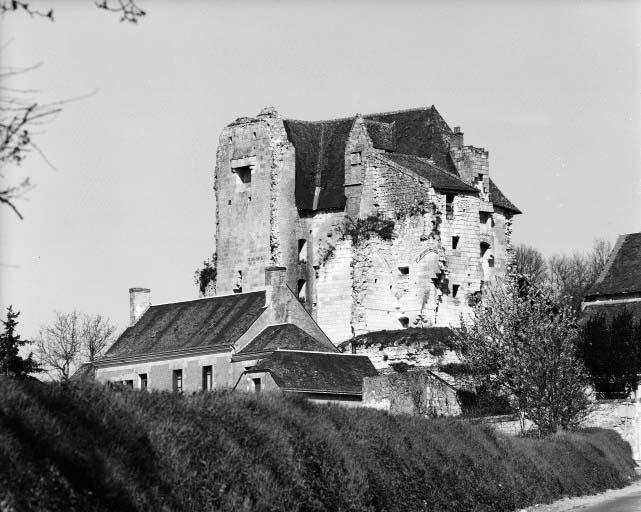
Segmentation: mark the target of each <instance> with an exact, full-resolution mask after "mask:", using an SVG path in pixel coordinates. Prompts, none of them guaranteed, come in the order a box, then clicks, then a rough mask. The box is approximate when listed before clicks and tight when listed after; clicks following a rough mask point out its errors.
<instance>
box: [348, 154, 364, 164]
mask: <svg viewBox="0 0 641 512" xmlns="http://www.w3.org/2000/svg"><path fill="white" fill-rule="evenodd" d="M349 162H350V164H352V165H358V164H360V163H361V153H360V151H358V152H354V153H350V155H349Z"/></svg>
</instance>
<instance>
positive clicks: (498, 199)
mask: <svg viewBox="0 0 641 512" xmlns="http://www.w3.org/2000/svg"><path fill="white" fill-rule="evenodd" d="M490 201H491V202H492V204H494V205H496V206H500V207H501V208H505V209H506V210H510V211H511V212H514V213H522V212H521V210H519V209H518V208H517V207H516V206H515V205H514V203H512V201H510V200H509V199H508V198H507V197H505V195H504V194H503V192H501V190H500V189H499V187H497V186H496V183H494V182H493V181H492V178H490Z"/></svg>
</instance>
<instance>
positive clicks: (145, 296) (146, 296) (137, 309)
mask: <svg viewBox="0 0 641 512" xmlns="http://www.w3.org/2000/svg"><path fill="white" fill-rule="evenodd" d="M150 305H151V290H150V289H149V288H129V325H130V326H133V325H135V324H136V322H137V321H138V319H139V318H140V317H141V316H142V315H143V314H144V312H145V311H147V310H148V309H149V306H150Z"/></svg>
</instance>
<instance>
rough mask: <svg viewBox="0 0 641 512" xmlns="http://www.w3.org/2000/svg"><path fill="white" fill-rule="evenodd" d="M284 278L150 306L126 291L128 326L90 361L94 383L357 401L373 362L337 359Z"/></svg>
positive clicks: (277, 275) (144, 297)
mask: <svg viewBox="0 0 641 512" xmlns="http://www.w3.org/2000/svg"><path fill="white" fill-rule="evenodd" d="M285 274H286V273H285V269H284V268H281V267H268V268H267V269H266V270H265V285H264V286H263V289H262V290H255V291H251V292H246V293H238V294H236V293H232V294H229V295H219V296H216V297H203V298H200V299H194V300H188V301H183V302H173V303H169V304H158V305H153V306H152V305H151V304H150V291H149V290H148V289H145V288H132V289H131V290H130V313H131V325H130V326H129V327H128V328H127V329H126V330H125V331H124V332H123V333H122V335H121V336H120V337H119V338H118V339H117V340H116V342H115V343H114V344H113V345H112V346H111V348H110V349H109V350H108V351H107V353H106V354H105V356H104V357H103V358H100V359H99V360H97V361H95V362H94V367H95V378H96V380H98V381H101V382H117V383H121V384H124V385H126V386H129V387H132V388H137V389H155V390H173V391H176V392H185V393H191V392H197V391H201V390H205V391H208V390H213V389H224V388H226V389H238V390H248V391H254V392H259V391H262V390H270V389H276V388H280V389H283V390H285V391H290V392H297V393H302V394H304V395H305V396H308V397H309V398H312V399H319V400H324V401H348V402H355V401H359V400H360V399H361V396H362V380H363V378H364V377H369V376H372V375H376V370H375V369H374V367H373V366H372V363H371V362H370V361H369V359H368V358H367V357H366V356H352V355H344V354H340V353H338V350H337V349H336V347H335V346H334V344H333V343H332V342H331V341H330V340H329V338H328V337H327V336H326V335H325V333H323V331H322V330H321V328H320V327H319V326H318V324H317V323H316V322H315V321H314V320H313V318H312V317H311V316H310V315H309V313H308V312H307V310H306V309H305V308H304V307H303V305H302V304H301V303H300V302H299V301H298V298H297V297H296V296H295V295H294V294H293V293H292V291H291V290H290V289H289V288H288V287H287V285H286V284H285ZM281 351H282V352H281ZM308 355H309V357H308ZM330 356H331V357H330ZM313 362H316V363H318V367H317V366H315V365H314V364H312V363H313ZM276 363H278V364H276ZM314 382H316V384H314ZM303 384H304V385H303Z"/></svg>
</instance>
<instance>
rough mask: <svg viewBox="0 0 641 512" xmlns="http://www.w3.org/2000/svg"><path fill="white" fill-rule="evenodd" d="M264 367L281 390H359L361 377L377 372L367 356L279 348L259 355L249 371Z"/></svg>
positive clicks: (351, 392) (262, 369) (338, 391)
mask: <svg viewBox="0 0 641 512" xmlns="http://www.w3.org/2000/svg"><path fill="white" fill-rule="evenodd" d="M257 371H268V372H269V373H270V374H271V376H272V378H273V379H274V382H276V384H277V385H278V387H280V388H281V389H284V390H290V391H307V392H313V393H341V394H352V395H356V394H361V393H362V390H363V378H364V377H373V376H375V375H378V372H377V371H376V369H375V368H374V365H373V364H372V362H371V361H370V360H369V358H368V357H367V356H353V355H348V354H332V353H322V352H297V351H288V350H281V351H278V352H272V353H271V354H270V355H269V356H267V357H266V358H264V359H261V360H260V361H259V362H258V363H257V364H256V366H254V367H253V368H252V369H251V372H257Z"/></svg>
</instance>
